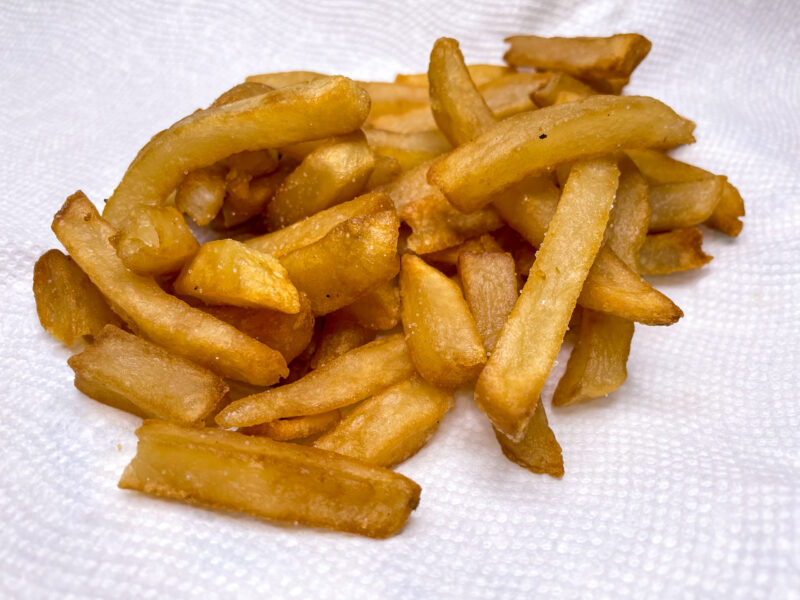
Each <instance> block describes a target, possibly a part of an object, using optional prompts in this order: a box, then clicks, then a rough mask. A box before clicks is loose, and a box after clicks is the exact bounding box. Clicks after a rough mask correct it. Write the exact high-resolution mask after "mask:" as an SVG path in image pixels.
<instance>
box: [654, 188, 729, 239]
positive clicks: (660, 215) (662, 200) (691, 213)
mask: <svg viewBox="0 0 800 600" xmlns="http://www.w3.org/2000/svg"><path fill="white" fill-rule="evenodd" d="M724 185H725V178H724V177H709V178H708V179H699V180H697V181H687V182H682V183H665V184H663V185H653V186H650V231H668V230H670V229H678V228H681V227H691V226H692V225H698V224H699V223H702V222H703V221H705V220H706V219H708V218H709V217H710V216H711V214H712V213H713V212H714V209H715V208H716V206H717V204H718V203H719V201H720V198H721V197H722V190H723V188H724Z"/></svg>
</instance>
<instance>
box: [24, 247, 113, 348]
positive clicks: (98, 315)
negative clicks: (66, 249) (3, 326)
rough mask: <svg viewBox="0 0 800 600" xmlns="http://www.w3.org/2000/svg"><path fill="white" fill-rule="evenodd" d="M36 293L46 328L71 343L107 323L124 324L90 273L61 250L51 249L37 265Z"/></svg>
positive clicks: (34, 281)
mask: <svg viewBox="0 0 800 600" xmlns="http://www.w3.org/2000/svg"><path fill="white" fill-rule="evenodd" d="M33 296H34V298H35V299H36V313H37V314H38V315H39V322H40V323H41V324H42V327H43V328H44V330H45V331H46V332H47V333H49V334H50V335H52V336H53V337H54V338H56V339H57V340H59V341H60V342H63V343H64V344H66V345H67V346H71V345H72V344H73V343H74V342H75V340H77V339H79V338H81V337H83V336H85V335H95V334H97V333H98V332H99V331H100V330H101V329H102V328H103V326H105V325H106V324H107V323H110V324H112V325H121V324H122V320H121V319H120V318H119V317H118V316H117V315H116V314H114V312H113V311H112V310H111V308H110V307H109V306H108V302H106V299H105V298H103V294H101V293H100V290H98V289H97V287H96V286H95V285H94V284H93V283H92V282H91V281H90V280H89V278H88V277H87V276H86V273H84V272H83V271H82V270H81V268H80V267H79V266H78V265H77V264H75V262H74V261H73V260H72V259H71V258H70V257H69V256H66V255H65V254H63V253H62V252H60V251H59V250H48V251H47V252H45V253H44V254H42V255H41V256H40V257H39V260H37V261H36V264H35V265H34V266H33Z"/></svg>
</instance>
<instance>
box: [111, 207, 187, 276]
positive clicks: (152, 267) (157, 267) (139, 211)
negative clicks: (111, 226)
mask: <svg viewBox="0 0 800 600" xmlns="http://www.w3.org/2000/svg"><path fill="white" fill-rule="evenodd" d="M116 240H117V241H116V244H117V254H118V255H119V257H120V259H122V262H123V263H124V264H125V266H126V267H128V268H129V269H131V270H132V271H136V272H137V273H139V274H141V275H161V274H164V273H174V272H176V271H179V270H180V268H181V267H182V266H183V264H184V263H185V262H186V261H187V260H189V259H190V258H191V257H192V256H193V255H194V254H195V252H197V250H198V248H199V247H200V245H199V244H198V243H197V240H196V239H195V238H194V236H193V235H192V232H191V230H190V229H189V227H188V226H187V225H186V221H185V220H184V219H183V216H182V215H181V213H180V212H178V210H177V209H176V208H175V207H174V206H136V207H134V208H132V209H131V212H130V215H129V216H128V218H127V219H125V221H124V222H123V229H122V231H121V232H120V234H119V236H118V237H117V238H116Z"/></svg>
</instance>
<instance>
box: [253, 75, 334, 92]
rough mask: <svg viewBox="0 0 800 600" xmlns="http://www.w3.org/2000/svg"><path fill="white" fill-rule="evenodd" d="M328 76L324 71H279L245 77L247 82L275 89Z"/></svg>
mask: <svg viewBox="0 0 800 600" xmlns="http://www.w3.org/2000/svg"><path fill="white" fill-rule="evenodd" d="M324 77H326V76H325V75H323V74H322V73H317V72H316V71H281V72H278V73H260V74H258V75H250V76H249V77H247V78H246V79H245V83H260V84H263V85H268V86H271V87H273V88H275V89H280V88H284V87H289V86H290V85H299V84H302V83H308V82H309V81H314V80H316V79H322V78H324Z"/></svg>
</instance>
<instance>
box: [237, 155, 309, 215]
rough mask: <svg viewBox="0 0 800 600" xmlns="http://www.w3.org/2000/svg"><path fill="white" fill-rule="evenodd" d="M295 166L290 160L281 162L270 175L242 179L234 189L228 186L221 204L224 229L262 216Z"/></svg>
mask: <svg viewBox="0 0 800 600" xmlns="http://www.w3.org/2000/svg"><path fill="white" fill-rule="evenodd" d="M296 165H297V163H296V162H295V161H294V160H292V159H289V160H282V161H281V164H280V166H279V167H278V169H277V170H276V171H274V172H272V173H269V174H267V175H263V176H261V177H256V178H253V179H250V178H242V179H240V182H239V185H237V186H235V187H234V186H231V185H229V186H228V193H227V195H226V196H225V202H224V203H223V204H222V221H223V224H224V225H225V227H226V228H231V227H235V226H237V225H241V224H242V223H244V222H245V221H247V220H248V219H252V218H253V217H255V216H256V215H260V214H262V213H263V212H264V209H265V208H266V206H267V205H268V204H269V203H270V201H271V200H272V199H273V198H274V197H275V193H276V192H277V191H278V188H280V186H281V184H282V183H283V182H284V181H285V180H286V178H287V177H288V176H289V174H290V173H291V172H292V171H293V170H294V168H295V166H296ZM229 183H230V182H229Z"/></svg>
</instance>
